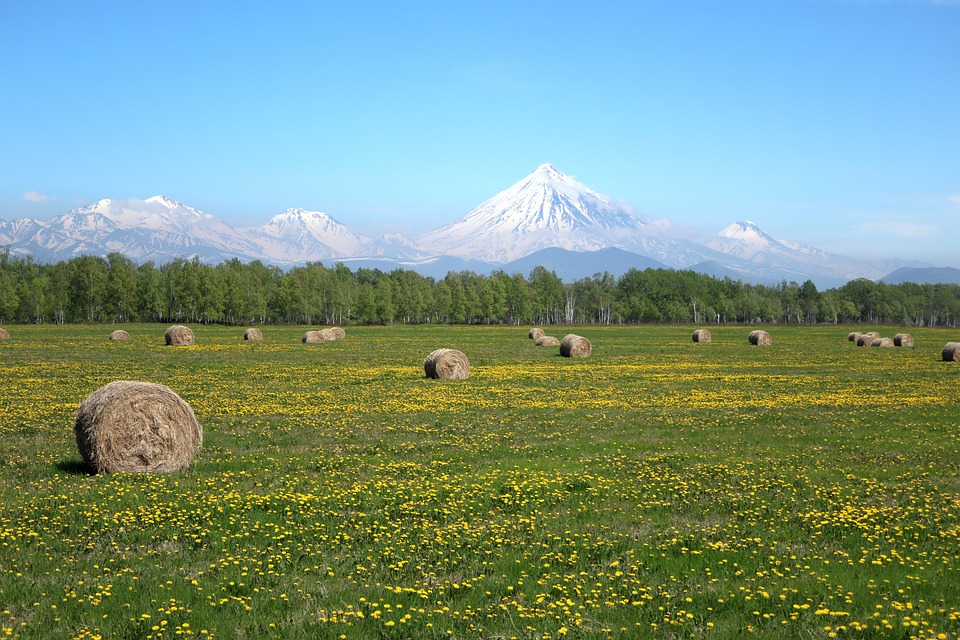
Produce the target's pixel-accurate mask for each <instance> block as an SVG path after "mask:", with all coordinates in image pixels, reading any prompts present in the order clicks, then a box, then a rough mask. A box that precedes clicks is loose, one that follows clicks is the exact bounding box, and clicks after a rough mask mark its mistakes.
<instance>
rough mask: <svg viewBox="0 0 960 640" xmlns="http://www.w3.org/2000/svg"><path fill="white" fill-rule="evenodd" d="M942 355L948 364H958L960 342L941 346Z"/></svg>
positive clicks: (959, 359) (959, 360)
mask: <svg viewBox="0 0 960 640" xmlns="http://www.w3.org/2000/svg"><path fill="white" fill-rule="evenodd" d="M942 355H943V359H944V360H946V361H948V362H960V342H948V343H947V344H945V345H943V354H942Z"/></svg>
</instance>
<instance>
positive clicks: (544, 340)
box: [536, 336, 560, 347]
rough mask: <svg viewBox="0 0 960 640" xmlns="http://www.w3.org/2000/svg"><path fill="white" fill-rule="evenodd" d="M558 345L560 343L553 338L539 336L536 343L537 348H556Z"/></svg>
mask: <svg viewBox="0 0 960 640" xmlns="http://www.w3.org/2000/svg"><path fill="white" fill-rule="evenodd" d="M559 344H560V341H559V340H558V339H556V338H554V337H553V336H540V337H539V338H537V342H536V345H537V346H538V347H556V346H558V345H559Z"/></svg>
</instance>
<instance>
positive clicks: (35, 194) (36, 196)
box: [20, 190, 53, 202]
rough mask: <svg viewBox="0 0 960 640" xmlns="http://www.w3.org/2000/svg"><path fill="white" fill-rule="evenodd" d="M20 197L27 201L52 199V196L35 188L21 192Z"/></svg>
mask: <svg viewBox="0 0 960 640" xmlns="http://www.w3.org/2000/svg"><path fill="white" fill-rule="evenodd" d="M20 197H21V198H23V199H24V200H26V201H27V202H49V201H50V200H53V197H52V196H45V195H43V194H42V193H40V192H39V191H36V190H34V191H27V192H26V193H25V194H23V195H22V196H20Z"/></svg>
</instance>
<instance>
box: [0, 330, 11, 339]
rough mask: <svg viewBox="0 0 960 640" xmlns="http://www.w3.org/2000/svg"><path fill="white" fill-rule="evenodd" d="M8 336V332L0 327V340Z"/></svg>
mask: <svg viewBox="0 0 960 640" xmlns="http://www.w3.org/2000/svg"><path fill="white" fill-rule="evenodd" d="M9 338H10V334H9V333H7V330H6V329H4V328H2V327H0V340H7V339H9Z"/></svg>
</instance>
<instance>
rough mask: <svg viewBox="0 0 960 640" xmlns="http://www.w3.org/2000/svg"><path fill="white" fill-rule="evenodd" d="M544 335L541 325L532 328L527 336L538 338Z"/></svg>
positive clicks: (532, 338)
mask: <svg viewBox="0 0 960 640" xmlns="http://www.w3.org/2000/svg"><path fill="white" fill-rule="evenodd" d="M543 336H544V333H543V329H541V328H540V327H534V328H533V329H530V333H528V334H527V337H528V338H530V339H531V340H536V339H538V338H542V337H543Z"/></svg>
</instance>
